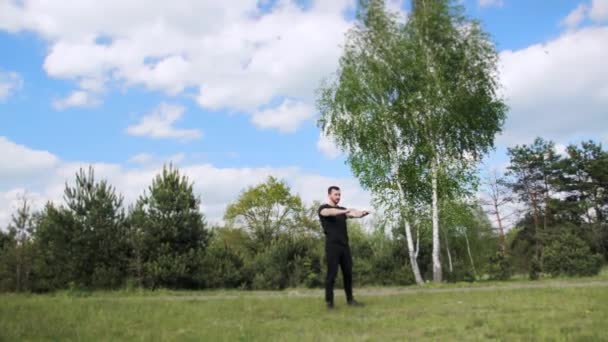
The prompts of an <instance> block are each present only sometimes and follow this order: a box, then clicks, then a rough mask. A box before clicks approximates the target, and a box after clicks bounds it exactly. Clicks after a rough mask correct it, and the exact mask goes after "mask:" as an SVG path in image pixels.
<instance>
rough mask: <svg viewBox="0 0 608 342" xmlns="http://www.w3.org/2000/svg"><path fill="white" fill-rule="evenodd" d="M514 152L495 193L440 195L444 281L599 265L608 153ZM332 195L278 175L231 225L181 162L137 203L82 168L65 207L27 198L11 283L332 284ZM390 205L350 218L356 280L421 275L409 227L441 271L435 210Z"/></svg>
mask: <svg viewBox="0 0 608 342" xmlns="http://www.w3.org/2000/svg"><path fill="white" fill-rule="evenodd" d="M508 153H509V156H510V163H509V165H508V166H507V168H506V170H507V171H506V173H505V174H503V175H499V176H498V177H495V178H494V179H493V181H488V182H486V184H485V186H483V187H482V188H481V189H482V190H483V191H485V192H486V193H487V196H484V197H485V198H487V199H488V201H486V202H483V201H477V200H476V199H475V198H476V197H475V196H468V197H466V198H465V197H458V198H455V199H442V200H441V201H439V203H438V207H439V211H438V213H439V222H441V225H440V226H439V230H440V238H441V241H442V249H441V251H440V253H441V254H440V257H441V260H444V262H443V263H442V268H443V269H442V272H443V273H444V274H445V279H444V280H447V281H476V280H483V279H498V280H506V279H509V278H510V277H511V276H512V275H513V274H527V275H529V277H530V278H531V279H538V278H539V277H541V276H543V275H553V276H557V275H568V276H575V275H580V276H585V275H593V274H597V273H598V272H599V270H600V268H601V266H602V265H603V264H604V262H605V260H606V258H607V257H608V221H607V217H608V153H607V152H606V151H605V150H602V147H601V145H600V144H598V143H594V142H592V141H588V142H583V143H581V145H580V146H576V145H571V146H568V148H567V149H566V153H565V155H559V154H557V152H556V150H555V146H554V144H553V143H552V142H550V141H545V140H543V139H541V138H538V139H536V140H535V141H534V142H533V143H532V144H529V145H517V146H515V147H513V148H510V149H509V150H508ZM492 189H498V190H500V191H498V192H496V193H497V194H498V195H497V196H494V197H493V196H490V195H491V194H492ZM494 200H495V201H494ZM508 202H511V203H517V204H518V205H517V208H518V212H517V213H518V215H519V219H518V220H517V221H516V223H515V225H514V227H513V228H512V229H508V230H507V229H506V227H500V225H497V224H492V222H491V221H490V218H494V217H497V218H500V217H501V216H502V217H503V221H504V216H506V215H507V214H508V209H507V207H505V206H503V205H502V204H504V203H508ZM319 204H320V203H318V202H313V203H309V204H306V203H304V202H303V201H302V200H301V198H300V197H299V195H297V194H294V193H292V191H291V189H290V188H289V186H288V185H287V183H286V182H285V181H283V180H280V179H277V178H274V177H272V176H271V177H268V179H266V180H265V181H264V182H262V183H260V184H257V185H253V186H250V187H248V188H246V189H243V191H242V192H241V193H240V194H239V196H238V198H237V199H236V200H235V201H233V202H232V203H230V204H229V205H228V206H227V208H226V210H225V214H224V220H223V221H224V223H223V224H222V225H210V224H208V223H207V220H206V218H205V215H204V214H203V213H202V212H201V211H200V205H201V198H200V196H199V195H197V194H196V193H195V192H194V190H193V183H192V182H190V181H189V179H188V177H186V176H185V175H182V174H181V173H180V171H179V169H177V168H174V167H172V166H168V167H164V168H163V169H162V171H161V172H160V173H159V174H158V175H156V176H155V178H154V179H153V180H152V184H151V185H150V186H149V187H148V188H147V189H146V190H145V191H144V192H143V193H142V194H141V195H140V196H139V198H138V199H137V200H136V201H135V203H133V204H131V205H129V206H128V207H126V206H125V205H124V203H123V197H122V196H121V195H120V193H119V192H117V191H116V189H115V188H114V187H113V186H111V185H110V184H108V182H107V181H106V180H103V179H102V180H97V179H96V178H95V175H94V170H93V168H89V169H88V170H84V169H80V170H79V172H77V173H76V174H75V179H74V181H73V182H72V183H66V186H65V190H64V200H63V202H62V203H59V204H57V203H51V202H49V203H47V204H46V205H45V206H44V207H43V208H42V209H41V210H39V211H36V212H34V211H33V210H32V209H31V206H30V203H29V202H28V201H27V199H26V198H24V199H23V201H22V202H21V206H20V207H19V208H18V209H17V210H16V211H15V212H14V213H13V215H12V220H11V223H10V224H9V225H8V227H6V229H3V230H2V231H1V232H0V289H2V290H3V291H35V292H41V291H53V290H59V289H69V288H85V289H117V288H125V287H128V288H135V287H138V288H139V287H141V288H149V289H156V288H174V289H202V288H241V289H283V288H287V287H321V286H322V285H323V281H324V276H325V272H326V270H325V259H324V258H325V255H324V249H323V246H324V236H323V233H322V231H321V228H320V224H319V221H318V216H317V208H318V206H319ZM495 204H496V205H495ZM378 205H381V204H378ZM378 209H379V211H380V212H382V208H381V207H378ZM495 209H497V210H495ZM427 210H430V209H428V208H427ZM386 213H387V214H386V215H378V217H376V218H375V219H374V221H373V224H372V227H371V229H365V228H363V227H362V226H361V225H360V224H358V223H357V222H355V221H351V222H350V223H349V236H350V240H351V248H352V254H353V258H354V272H353V273H354V281H355V284H356V286H364V285H408V284H415V283H416V279H415V278H416V276H415V274H414V273H413V270H412V267H411V264H410V249H409V248H410V246H409V244H408V241H407V240H408V238H407V233H406V230H405V227H406V224H407V225H409V229H410V230H411V232H412V238H413V240H414V241H415V243H414V245H415V246H416V247H415V248H416V249H415V250H414V251H413V254H414V257H415V259H416V262H417V264H418V266H419V270H420V277H421V278H423V279H432V277H433V272H434V268H433V255H432V253H433V249H432V245H433V222H432V217H431V215H428V214H427V215H420V216H416V217H414V216H411V217H408V218H407V221H406V219H405V218H403V217H395V216H393V215H390V211H387V212H386ZM494 221H500V219H499V220H494ZM337 284H340V282H337Z"/></svg>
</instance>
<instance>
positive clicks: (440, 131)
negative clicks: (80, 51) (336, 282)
mask: <svg viewBox="0 0 608 342" xmlns="http://www.w3.org/2000/svg"><path fill="white" fill-rule="evenodd" d="M357 19H358V20H357V23H356V25H355V26H354V28H352V29H351V30H350V31H349V32H348V34H347V39H346V43H345V46H344V54H343V56H342V58H341V59H340V65H339V68H338V71H337V73H336V75H335V78H334V79H333V80H330V81H327V82H326V83H325V84H324V85H323V86H322V87H321V90H320V92H319V101H318V107H319V111H320V113H321V117H320V119H319V126H320V128H321V129H322V131H323V132H324V133H325V134H326V135H328V136H331V137H332V138H333V139H334V140H335V141H336V143H337V145H338V146H339V147H340V148H341V149H342V150H344V151H345V152H346V154H347V156H348V157H347V161H348V163H349V164H350V166H351V168H352V170H353V172H354V174H355V175H356V176H357V177H358V178H359V180H360V182H361V184H362V186H364V187H366V188H368V189H370V190H371V191H372V192H373V193H374V194H376V195H379V196H387V194H388V195H390V196H393V197H394V198H397V199H398V201H399V208H400V209H401V210H403V211H404V216H407V215H406V214H407V213H408V212H411V210H409V209H408V208H412V207H415V206H416V205H417V204H418V202H421V201H425V198H429V197H430V198H431V205H432V209H433V210H432V218H433V279H434V280H435V281H441V279H442V269H441V262H440V259H439V255H440V244H439V214H438V202H439V200H440V198H439V195H440V189H439V188H440V178H441V177H442V176H447V175H448V174H449V173H448V172H445V171H446V170H447V169H450V168H453V166H454V164H457V165H459V167H457V169H466V168H469V167H470V166H471V165H472V164H473V163H474V162H475V161H478V160H479V159H480V158H481V156H482V155H483V154H485V153H486V152H487V151H488V150H489V149H490V148H491V147H493V142H494V136H495V134H496V133H497V132H498V131H500V128H501V127H502V124H503V122H504V117H505V111H506V106H505V105H504V103H503V102H502V101H501V100H500V99H499V98H498V96H497V94H496V89H497V82H496V61H497V54H496V51H495V49H494V46H493V45H492V44H491V43H490V42H489V39H488V37H487V35H486V34H485V33H483V32H482V30H481V29H480V27H479V24H478V23H477V22H474V21H470V20H467V19H466V18H465V17H464V16H463V15H462V8H461V7H459V6H457V5H456V4H455V2H454V1H449V0H433V1H424V0H414V1H413V2H412V13H411V15H410V16H409V17H408V18H407V20H406V21H405V22H401V21H399V20H398V17H397V15H395V14H391V13H387V12H386V11H385V7H384V1H382V0H367V1H360V4H359V9H358V16H357ZM472 162H473V163H472ZM429 180H430V182H429ZM429 183H430V184H429ZM449 191H453V189H446V191H444V192H442V193H443V194H444V195H446V196H447V195H449ZM429 193H430V196H429V197H426V195H428V194H429ZM404 225H405V230H406V235H407V240H408V249H409V255H410V263H411V264H412V267H413V272H414V274H416V260H415V251H414V248H413V240H412V234H411V231H410V230H411V229H410V228H409V220H407V219H405V220H404ZM416 280H417V281H419V280H421V279H418V277H417V278H416Z"/></svg>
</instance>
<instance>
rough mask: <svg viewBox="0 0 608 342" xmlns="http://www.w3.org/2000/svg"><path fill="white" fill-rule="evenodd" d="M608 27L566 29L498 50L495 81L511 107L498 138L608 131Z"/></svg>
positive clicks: (562, 138)
mask: <svg viewBox="0 0 608 342" xmlns="http://www.w3.org/2000/svg"><path fill="white" fill-rule="evenodd" d="M606 42H608V27H589V28H584V29H580V30H576V31H567V32H565V33H563V34H562V35H561V36H560V37H558V38H556V39H553V40H550V41H548V42H546V43H543V44H535V45H532V46H529V47H527V48H525V49H521V50H517V51H511V50H507V51H503V52H501V53H500V80H501V83H502V85H503V86H504V89H503V90H504V96H505V98H506V100H507V104H508V105H509V106H510V111H509V113H508V118H507V122H506V124H505V130H504V133H503V134H502V135H501V136H499V138H498V142H499V143H502V144H506V145H513V144H520V143H529V142H531V140H532V139H534V137H535V136H543V137H545V138H547V139H553V140H555V141H558V142H567V141H569V140H571V139H578V137H580V136H587V137H605V136H606V133H607V132H608V117H607V116H606V108H608V68H606V67H605V61H606V60H608V44H606Z"/></svg>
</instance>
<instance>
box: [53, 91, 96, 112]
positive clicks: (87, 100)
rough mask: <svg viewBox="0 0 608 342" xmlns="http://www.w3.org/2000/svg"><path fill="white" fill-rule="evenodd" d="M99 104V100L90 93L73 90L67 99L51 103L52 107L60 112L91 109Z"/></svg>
mask: <svg viewBox="0 0 608 342" xmlns="http://www.w3.org/2000/svg"><path fill="white" fill-rule="evenodd" d="M99 103H100V101H99V99H97V98H96V97H95V95H93V94H92V93H91V92H88V91H85V90H75V91H73V92H72V93H71V94H70V95H68V96H67V97H65V98H63V99H58V100H55V101H53V107H55V109H58V110H62V109H66V108H70V107H93V106H96V105H98V104H99Z"/></svg>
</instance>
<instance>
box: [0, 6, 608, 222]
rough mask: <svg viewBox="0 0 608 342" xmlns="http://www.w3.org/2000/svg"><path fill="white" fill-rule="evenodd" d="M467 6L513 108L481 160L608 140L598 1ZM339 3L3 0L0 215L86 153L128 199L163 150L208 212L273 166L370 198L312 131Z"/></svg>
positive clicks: (43, 190)
mask: <svg viewBox="0 0 608 342" xmlns="http://www.w3.org/2000/svg"><path fill="white" fill-rule="evenodd" d="M388 2H389V4H388V5H387V6H389V7H390V8H392V9H397V8H400V9H401V10H404V11H407V9H408V8H409V1H406V2H400V1H388ZM228 3H229V4H228ZM464 5H465V6H466V11H467V14H468V15H469V16H471V17H473V18H476V19H479V20H481V21H482V23H483V26H484V28H485V29H486V30H487V31H488V32H489V33H490V34H491V36H492V38H493V40H494V42H495V43H496V44H497V47H498V49H499V51H500V52H501V65H502V66H501V80H502V81H503V83H504V85H505V87H506V97H507V98H508V104H509V106H510V107H511V111H510V113H509V119H508V120H507V124H506V126H505V134H504V135H503V136H501V137H499V138H498V139H497V143H498V148H497V151H496V152H494V153H492V154H491V155H490V156H489V157H488V158H487V161H486V164H487V165H488V166H495V167H499V168H500V167H502V166H504V163H505V162H506V161H507V158H506V155H505V149H506V146H512V145H513V144H521V143H529V142H531V141H532V140H533V139H534V137H535V136H536V135H542V136H544V137H547V138H549V139H553V140H554V141H556V143H558V145H560V146H562V145H564V144H568V143H571V142H577V141H579V140H580V139H589V138H591V139H595V140H599V141H602V142H604V143H605V142H606V141H608V129H607V127H608V119H607V118H608V113H606V111H605V109H604V108H608V73H607V72H606V71H605V69H607V68H605V67H603V65H602V63H603V61H605V60H606V57H608V48H607V46H608V27H607V26H606V24H607V23H608V0H591V1H580V2H578V1H572V0H570V1H566V0H554V1H551V2H547V1H521V0H502V1H495V0H494V1H491V0H466V1H464ZM349 13H352V1H349V0H331V1H330V0H318V1H313V0H309V1H306V2H299V3H296V4H294V3H290V2H289V1H263V2H260V3H256V2H255V1H246V0H242V1H241V0H239V1H234V2H232V1H231V2H225V4H222V2H216V1H194V0H193V1H184V2H182V3H180V5H176V4H167V3H165V2H161V1H151V2H150V3H149V6H148V5H147V6H146V8H145V9H143V10H140V9H139V8H138V7H137V6H136V5H135V2H134V1H107V2H103V3H98V2H94V1H89V0H80V1H77V2H74V3H73V4H68V3H66V2H61V1H47V2H40V1H35V0H24V1H15V0H0V47H1V48H0V51H1V52H0V150H4V151H3V152H4V153H3V155H5V156H7V157H5V158H3V159H2V160H0V224H2V222H5V221H6V220H7V218H8V215H9V213H10V210H12V209H11V208H13V207H14V204H15V199H16V198H17V197H18V196H20V194H22V193H24V192H27V193H28V194H29V196H30V197H32V198H33V199H34V201H35V202H37V203H38V205H40V203H43V202H44V201H45V200H49V199H50V200H58V199H60V195H61V185H62V184H63V183H64V182H65V181H66V180H70V179H71V177H72V175H73V173H74V172H75V170H77V168H78V167H79V166H82V165H88V164H89V163H90V164H94V165H96V169H98V172H99V174H101V177H105V178H108V179H110V181H112V182H113V183H114V184H116V185H117V187H118V188H119V190H121V191H122V192H124V194H125V196H126V197H127V199H133V198H135V197H136V196H137V194H139V193H141V191H142V190H143V187H144V186H145V185H146V184H147V182H148V181H149V180H150V179H151V175H153V174H154V172H155V171H157V170H158V168H159V167H160V165H162V162H164V161H168V160H173V161H174V162H176V163H177V164H178V165H179V166H180V167H183V168H184V169H185V170H186V173H188V175H189V176H190V177H191V178H192V179H193V180H194V181H195V182H196V183H197V184H198V188H197V189H198V190H199V191H200V192H201V196H202V198H203V203H204V206H203V209H204V210H206V211H207V213H208V215H209V216H210V217H213V218H218V217H220V216H221V211H222V209H223V208H224V207H225V205H226V203H227V202H228V201H230V200H231V199H233V198H234V197H235V196H237V195H238V192H239V191H240V189H242V188H243V187H245V186H249V185H252V184H255V183H256V182H258V181H260V180H262V179H263V178H264V177H265V176H266V175H268V174H275V175H279V176H283V177H284V178H285V179H286V180H288V182H289V183H290V185H292V187H293V189H294V190H295V191H297V192H298V193H300V194H301V195H302V196H303V197H304V198H305V199H306V200H312V199H323V189H325V188H326V186H327V185H329V184H330V183H339V184H343V186H344V187H346V189H348V190H349V191H350V194H351V197H350V198H349V197H348V193H346V194H345V195H346V196H345V198H346V199H349V200H350V202H351V203H353V204H356V205H361V206H365V205H368V204H369V194H367V193H366V192H365V191H364V190H362V189H360V187H359V186H358V184H357V182H356V180H355V179H353V177H352V174H351V172H350V170H349V168H348V166H347V165H345V163H344V158H343V157H342V156H340V155H338V154H337V152H336V151H335V150H334V149H333V148H332V145H331V142H328V141H325V140H322V139H321V138H320V136H319V131H318V129H317V128H316V126H315V115H316V113H315V111H314V93H313V92H314V89H315V88H316V86H317V85H318V81H319V79H320V77H323V76H325V75H328V74H329V73H331V72H332V71H333V70H335V67H336V63H337V59H338V57H339V55H340V49H339V44H340V43H341V42H342V38H343V33H344V32H345V30H347V29H348V27H349V25H351V24H352V20H351V19H352V18H351V16H350V15H349ZM102 14H103V15H102ZM252 14H253V15H252ZM567 18H569V19H567ZM560 148H561V147H560ZM205 203H206V204H205Z"/></svg>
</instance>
